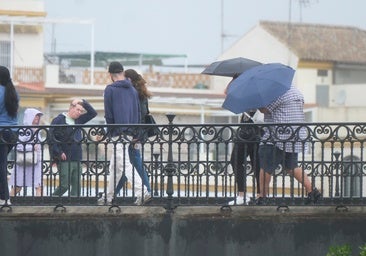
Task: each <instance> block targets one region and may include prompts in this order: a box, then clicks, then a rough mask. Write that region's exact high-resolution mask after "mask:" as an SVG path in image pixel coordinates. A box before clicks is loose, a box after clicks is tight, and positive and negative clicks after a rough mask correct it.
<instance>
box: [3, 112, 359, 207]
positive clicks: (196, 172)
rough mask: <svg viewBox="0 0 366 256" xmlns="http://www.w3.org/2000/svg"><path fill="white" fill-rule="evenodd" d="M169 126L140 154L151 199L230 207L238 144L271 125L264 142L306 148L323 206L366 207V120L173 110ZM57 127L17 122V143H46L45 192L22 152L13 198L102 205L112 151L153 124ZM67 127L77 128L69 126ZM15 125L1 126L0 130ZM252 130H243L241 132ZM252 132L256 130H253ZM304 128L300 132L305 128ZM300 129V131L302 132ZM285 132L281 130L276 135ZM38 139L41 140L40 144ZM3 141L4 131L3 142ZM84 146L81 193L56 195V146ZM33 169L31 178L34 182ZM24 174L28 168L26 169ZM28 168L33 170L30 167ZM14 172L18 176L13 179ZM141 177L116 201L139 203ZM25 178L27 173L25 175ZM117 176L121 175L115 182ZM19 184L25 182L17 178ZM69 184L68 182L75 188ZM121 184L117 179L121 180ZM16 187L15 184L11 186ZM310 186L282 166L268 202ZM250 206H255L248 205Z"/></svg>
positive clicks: (302, 195)
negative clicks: (182, 118)
mask: <svg viewBox="0 0 366 256" xmlns="http://www.w3.org/2000/svg"><path fill="white" fill-rule="evenodd" d="M167 117H168V124H165V125H157V126H158V127H159V129H160V134H159V135H157V136H154V137H150V138H148V139H147V140H146V141H143V142H142V147H141V156H142V160H143V164H144V167H145V169H146V170H147V172H148V177H149V182H150V185H151V189H152V191H151V194H152V196H153V199H152V200H151V201H150V202H148V203H146V204H145V205H146V206H149V205H162V206H164V207H166V208H167V209H174V207H176V206H179V205H226V204H227V202H228V201H230V200H232V199H233V198H234V197H235V196H236V194H237V188H236V184H235V175H234V172H233V170H232V166H231V164H230V155H231V151H232V147H233V144H234V143H238V142H241V143H259V141H258V136H252V134H254V133H255V134H256V132H257V131H263V130H265V129H268V130H269V131H270V134H271V135H270V136H269V137H268V138H267V139H261V140H260V143H273V144H276V145H280V144H282V145H284V144H285V143H290V144H291V145H293V143H294V140H295V141H296V142H297V143H300V144H301V146H302V148H303V150H302V152H301V153H300V154H299V165H300V166H301V167H302V168H303V172H304V173H305V174H306V175H307V176H308V177H309V178H310V180H311V181H312V183H313V186H314V187H317V188H318V190H320V191H321V192H322V199H321V200H320V201H319V202H318V204H319V205H328V204H331V205H333V204H334V205H365V204H366V197H365V192H366V189H365V186H364V184H365V164H364V158H365V152H364V146H365V145H364V144H365V141H366V124H365V123H296V124H174V115H167ZM55 127H56V126H32V127H30V126H24V127H23V126H17V127H12V128H14V140H13V141H12V142H11V143H14V144H15V148H16V147H17V145H23V146H25V145H26V144H30V145H31V147H33V148H34V147H39V148H40V153H39V154H40V155H39V157H40V159H39V161H40V162H41V164H42V179H41V187H42V190H41V191H42V192H41V195H37V194H36V192H35V185H34V184H32V185H31V186H28V187H26V188H24V187H23V185H24V183H23V182H18V184H17V181H16V176H22V177H25V175H23V174H25V173H24V172H25V171H24V168H22V167H21V166H19V164H16V161H15V160H16V159H17V158H19V155H20V154H24V152H19V151H16V150H13V151H12V152H11V153H10V154H9V157H8V159H9V161H8V166H7V168H8V172H9V177H10V179H9V181H10V182H12V179H14V180H15V183H14V182H13V183H12V184H13V186H21V187H23V188H22V190H21V191H20V192H18V193H16V194H15V195H14V196H12V197H11V201H12V203H13V205H95V206H96V205H97V200H98V197H100V195H101V194H104V193H106V189H107V184H108V182H110V181H109V179H108V178H109V163H110V159H111V157H114V150H113V148H114V146H113V145H116V144H119V143H121V144H122V145H123V147H124V149H125V150H124V153H125V154H126V153H127V148H128V145H129V144H130V143H131V135H134V134H135V135H136V134H141V130H144V129H147V127H148V125H134V126H132V125H126V126H115V125H111V126H107V125H79V126H57V130H58V132H61V133H64V134H63V137H62V138H63V139H62V140H59V139H57V138H56V137H57V136H55V133H54V132H51V131H52V130H53V131H54V130H55ZM66 127H72V128H73V132H71V133H70V132H69V130H68V129H66ZM117 127H123V128H125V129H126V130H125V131H124V132H122V133H121V135H120V136H119V137H118V138H115V137H114V138H113V139H112V138H111V137H110V136H109V133H108V132H106V131H107V130H110V129H115V128H117ZM4 129H5V130H9V127H0V130H2V131H4ZM243 129H244V130H245V131H246V132H242V130H243ZM76 130H80V131H81V133H82V138H81V140H78V141H75V140H73V137H74V135H75V134H74V132H75V131H76ZM248 131H250V132H249V133H248ZM300 131H302V132H300ZM300 133H301V134H302V135H301V136H298V134H300ZM278 134H280V136H278ZM18 135H28V141H24V140H23V141H21V140H19V139H17V138H18ZM35 138H39V139H38V141H37V142H35ZM8 142H9V141H4V138H3V136H2V133H1V143H3V144H4V143H8ZM71 142H72V143H76V144H78V145H81V146H82V149H83V154H82V160H81V162H80V166H81V174H80V177H79V178H78V179H79V180H78V184H79V185H80V188H79V189H80V194H77V195H76V196H75V195H71V194H70V192H69V191H67V192H66V193H65V194H64V195H62V196H55V195H53V193H54V191H55V189H56V187H57V186H58V185H59V183H60V172H59V170H58V168H57V165H56V164H55V163H54V162H53V161H52V159H51V158H50V154H49V152H50V148H51V147H53V146H54V145H56V144H63V145H69V144H70V143H71ZM244 166H245V170H246V173H245V177H246V179H245V181H244V183H245V184H244V185H245V193H247V195H249V196H250V197H252V198H255V197H256V182H255V174H254V172H253V169H252V166H251V165H250V161H249V160H247V159H245V160H244ZM35 171H36V170H35V169H34V168H32V167H31V168H30V172H31V174H29V173H28V177H30V179H31V180H32V181H34V178H35V175H34V172H35ZM21 172H23V173H21ZM26 172H29V170H26ZM11 176H13V177H11ZM136 179H140V177H139V176H138V175H137V174H134V177H133V180H130V181H129V185H128V186H127V187H125V188H123V189H122V190H121V192H120V193H119V194H118V195H117V196H116V198H115V200H114V204H116V205H133V203H134V200H135V196H136V195H135V191H134V181H135V180H136ZM23 181H25V178H23ZM114 182H116V181H114ZM19 183H21V184H19ZM69 185H70V184H68V186H69ZM115 185H116V184H115ZM9 188H10V189H11V188H12V187H11V185H9ZM306 198H307V192H306V191H305V189H304V188H303V187H302V185H301V184H299V183H298V182H297V181H295V179H294V178H292V177H291V176H289V175H288V174H287V172H286V171H284V170H283V168H282V167H281V165H279V166H278V168H277V169H276V171H275V173H274V174H273V177H272V182H271V184H270V192H269V201H268V204H269V205H305V201H306ZM249 205H250V204H249Z"/></svg>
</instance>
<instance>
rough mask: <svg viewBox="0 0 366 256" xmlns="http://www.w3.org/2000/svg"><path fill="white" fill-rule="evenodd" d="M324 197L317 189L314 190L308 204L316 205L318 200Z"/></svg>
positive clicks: (310, 194)
mask: <svg viewBox="0 0 366 256" xmlns="http://www.w3.org/2000/svg"><path fill="white" fill-rule="evenodd" d="M321 197H322V194H321V193H320V192H319V190H318V189H317V188H314V189H313V190H312V191H311V192H310V193H309V194H308V198H307V199H306V204H316V203H317V202H318V200H319V199H320V198H321Z"/></svg>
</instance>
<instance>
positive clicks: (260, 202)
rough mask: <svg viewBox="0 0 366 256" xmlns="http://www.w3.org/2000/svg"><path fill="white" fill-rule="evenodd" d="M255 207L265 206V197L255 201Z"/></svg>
mask: <svg viewBox="0 0 366 256" xmlns="http://www.w3.org/2000/svg"><path fill="white" fill-rule="evenodd" d="M255 204H256V205H266V204H267V198H266V197H258V198H257V199H256V200H255Z"/></svg>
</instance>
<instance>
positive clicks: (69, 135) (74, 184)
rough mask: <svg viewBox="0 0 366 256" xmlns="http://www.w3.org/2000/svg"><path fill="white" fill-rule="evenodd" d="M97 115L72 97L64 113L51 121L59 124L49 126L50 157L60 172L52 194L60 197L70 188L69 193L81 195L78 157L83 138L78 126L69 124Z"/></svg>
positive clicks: (87, 103) (82, 121)
mask: <svg viewBox="0 0 366 256" xmlns="http://www.w3.org/2000/svg"><path fill="white" fill-rule="evenodd" d="M96 115H97V112H96V111H95V109H94V108H93V107H92V106H91V105H90V104H89V102H87V101H86V100H82V99H74V100H73V101H72V102H71V103H70V107H69V111H68V112H67V113H61V114H59V115H58V116H57V117H55V118H54V119H53V120H52V122H51V125H55V126H56V125H59V126H60V127H52V129H50V130H51V131H50V134H51V141H52V144H51V145H50V148H51V150H50V153H51V158H52V160H53V161H55V162H57V167H58V170H59V172H60V185H59V187H57V188H56V189H55V191H54V192H53V195H54V196H62V195H63V194H64V193H65V192H66V191H67V190H69V189H70V195H71V196H79V195H80V176H81V166H80V160H81V158H82V150H81V144H82V140H83V137H82V132H81V129H80V128H75V127H71V126H72V125H77V124H85V123H86V122H88V121H90V120H91V119H93V118H94V117H96ZM66 125H70V127H65V126H66Z"/></svg>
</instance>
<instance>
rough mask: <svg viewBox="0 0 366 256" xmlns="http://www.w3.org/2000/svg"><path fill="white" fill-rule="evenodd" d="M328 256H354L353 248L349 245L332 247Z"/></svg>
mask: <svg viewBox="0 0 366 256" xmlns="http://www.w3.org/2000/svg"><path fill="white" fill-rule="evenodd" d="M326 256H352V248H351V246H350V245H349V244H345V245H337V246H331V247H329V252H328V253H327V255H326Z"/></svg>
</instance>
